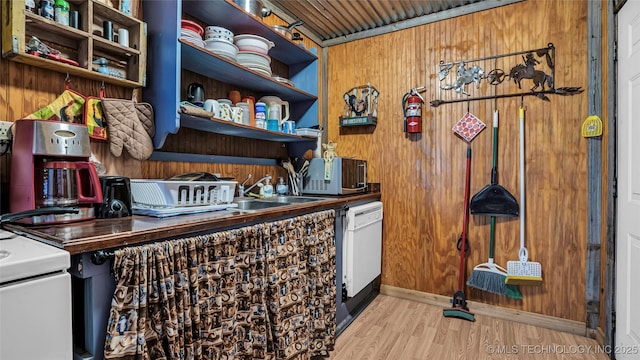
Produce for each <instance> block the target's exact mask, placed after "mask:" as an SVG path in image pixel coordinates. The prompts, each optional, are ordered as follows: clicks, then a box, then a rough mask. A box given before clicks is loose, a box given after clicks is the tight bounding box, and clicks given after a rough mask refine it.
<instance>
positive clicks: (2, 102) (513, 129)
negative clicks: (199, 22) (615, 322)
mask: <svg viewBox="0 0 640 360" xmlns="http://www.w3.org/2000/svg"><path fill="white" fill-rule="evenodd" d="M586 16H587V4H586V2H585V1H554V0H538V1H526V2H522V3H517V4H514V5H508V6H504V7H500V8H497V9H493V10H489V11H484V12H481V13H477V14H472V15H467V16H463V17H458V18H454V19H451V20H446V21H441V22H437V23H433V24H428V25H424V26H420V27H416V28H412V29H408V30H404V31H400V32H395V33H391V34H386V35H382V36H378V37H374V38H369V39H364V40H359V41H355V42H352V43H347V44H343V45H337V46H333V47H331V48H329V54H328V74H327V76H328V80H329V88H328V94H329V98H328V105H329V107H328V119H329V128H328V138H329V139H330V140H333V141H335V142H337V143H338V148H337V150H338V153H339V154H342V155H345V156H354V157H361V158H365V159H367V160H368V161H369V180H370V181H372V182H380V183H381V184H382V200H383V202H384V210H385V220H384V250H383V283H384V284H387V285H391V286H398V287H403V288H408V289H413V290H418V291H424V292H430V293H436V294H441V295H446V296H450V295H451V294H452V293H453V291H454V290H455V288H456V287H457V285H456V284H457V274H458V261H459V257H458V253H457V251H456V250H455V244H456V241H457V239H458V238H459V236H460V232H461V228H462V202H463V191H464V165H465V151H466V145H465V144H464V142H463V141H461V140H460V139H459V138H457V137H456V136H455V135H454V134H453V133H452V131H451V127H452V126H453V124H454V123H455V122H456V121H457V120H458V119H459V118H460V117H461V116H462V115H463V114H464V113H465V112H466V111H467V105H466V104H452V105H442V106H440V107H438V108H431V107H429V106H425V107H424V111H423V112H424V115H423V118H424V122H423V132H422V134H421V135H419V136H409V137H408V136H406V135H405V134H404V133H403V131H402V112H401V99H402V95H403V94H404V93H405V92H406V91H407V90H408V89H410V88H412V87H416V86H420V85H426V86H427V89H428V91H427V93H426V94H423V95H424V97H425V99H426V100H427V101H429V100H432V99H434V98H435V94H436V88H437V86H438V85H439V82H438V81H437V64H438V62H439V61H440V60H445V61H454V60H462V59H472V58H478V57H483V56H490V55H499V54H506V53H511V52H516V51H522V50H528V49H535V48H540V47H544V46H546V45H547V43H549V42H553V43H554V44H555V46H556V48H557V51H556V61H557V69H556V86H581V87H583V88H586V86H587V78H586V74H587V61H588V59H587V57H586V51H587V50H586V44H587V42H586V33H587V30H586ZM265 21H266V22H267V23H270V24H283V23H284V22H283V21H281V20H280V19H277V18H276V17H268V18H265ZM304 44H305V46H307V47H309V48H310V47H317V45H316V44H313V43H312V42H310V41H308V40H305V41H304ZM604 45H605V46H606V42H605V44H604ZM603 54H604V55H606V50H605V49H603ZM320 61H323V59H320ZM319 68H320V69H322V66H319ZM603 73H605V74H606V73H607V72H603ZM321 77H322V74H320V77H319V78H321ZM64 78H65V75H64V74H60V73H55V72H50V71H47V70H44V69H39V68H35V67H31V66H28V65H23V64H18V63H14V62H10V61H8V60H6V59H2V60H0V119H1V120H9V121H14V120H16V119H18V118H20V117H22V116H24V115H27V114H29V113H31V112H33V111H35V110H37V109H39V108H41V107H42V106H44V105H46V104H48V103H49V102H50V101H52V100H53V99H55V97H56V96H58V94H59V93H60V92H61V91H62V90H63V87H64ZM369 82H370V83H371V84H372V85H373V86H375V87H376V88H377V89H378V90H379V91H380V98H379V107H378V111H379V115H378V119H379V120H378V126H377V127H376V128H375V129H374V130H373V131H370V129H368V130H365V129H350V130H344V129H342V130H341V129H340V128H339V126H338V116H339V115H340V114H341V112H342V108H343V102H342V94H343V93H344V92H345V91H346V90H348V89H350V88H352V87H353V86H356V85H364V84H366V83H369ZM320 84H321V82H320ZM72 86H73V88H74V89H76V90H78V91H80V92H81V93H83V94H86V95H97V94H98V91H99V87H100V84H99V83H97V82H94V81H85V80H82V79H77V78H72ZM143 91H144V90H143ZM221 91H222V90H221ZM320 91H321V89H319V92H320ZM107 94H108V96H112V97H121V98H126V97H129V96H130V95H131V92H130V90H126V89H122V88H117V87H111V86H109V85H107ZM605 94H606V92H605ZM518 102H519V100H517V99H514V100H499V101H498V102H497V108H498V110H499V111H500V118H501V122H500V157H499V160H498V164H499V183H500V184H501V185H503V186H504V187H506V188H507V189H508V190H509V191H510V192H511V193H512V194H514V195H515V196H516V197H518V195H519V190H518V189H519V182H518V161H519V159H518V114H517V107H518ZM493 107H494V106H493V102H492V101H479V102H472V103H470V109H469V110H470V111H471V112H472V113H474V114H475V115H477V116H479V117H480V118H481V119H482V120H483V121H485V123H487V125H490V123H491V116H492V112H493ZM525 107H526V108H527V113H526V118H527V120H526V124H527V128H526V131H527V136H526V144H527V145H526V146H527V150H526V161H527V179H526V181H527V212H526V215H527V216H526V219H527V225H526V241H527V247H528V249H529V252H530V260H532V261H538V262H540V263H541V264H542V266H543V276H544V283H543V285H542V286H540V287H529V288H527V287H521V291H522V293H523V295H524V299H523V300H522V301H515V300H509V299H506V298H504V297H499V296H494V295H490V294H487V293H484V292H481V291H477V290H473V289H467V295H468V296H469V297H470V298H471V299H473V300H478V301H482V302H486V303H490V304H497V305H500V306H505V307H509V308H514V309H521V310H525V311H531V312H536V313H540V314H545V315H551V316H557V317H561V318H566V319H571V320H578V321H584V317H585V304H584V294H585V273H584V269H585V253H586V250H585V244H586V234H587V228H586V226H587V225H586V224H587V221H586V216H587V179H586V174H587V157H586V147H587V145H586V144H587V142H586V140H585V139H583V138H582V137H581V136H580V125H581V123H582V121H583V120H584V119H585V118H586V116H587V115H588V111H587V96H586V92H585V93H583V94H580V95H577V96H573V97H561V96H551V101H550V102H543V101H541V100H538V99H535V98H533V97H528V98H525ZM320 108H321V107H320ZM603 110H604V109H603ZM319 116H321V114H319ZM603 120H604V119H603ZM605 131H606V128H605ZM201 137H202V136H201V135H194V134H191V135H189V134H186V135H185V134H182V135H180V136H179V137H178V138H177V139H176V140H177V141H176V140H173V139H172V141H176V143H177V144H179V143H183V144H186V143H190V142H192V140H194V141H195V140H198V139H201ZM603 139H606V136H604V137H603ZM225 141H226V140H225ZM176 146H178V145H176ZM92 149H93V150H94V153H96V155H97V156H98V158H99V159H100V160H101V161H103V163H104V164H105V165H106V166H107V169H108V172H109V174H118V175H124V176H130V177H144V178H165V177H168V176H172V175H176V174H179V173H183V172H190V171H210V172H218V173H221V174H224V175H228V176H234V177H236V178H237V179H239V180H242V179H243V178H244V177H245V176H246V174H248V173H252V174H254V176H262V175H263V174H266V173H273V174H277V175H280V171H282V170H281V169H280V168H279V167H277V166H249V165H234V164H199V163H174V162H158V161H142V162H139V161H136V160H133V159H130V158H128V157H126V156H124V157H121V158H114V157H113V156H111V154H110V153H109V149H108V145H107V144H106V143H103V142H94V143H92ZM472 149H473V159H472V180H471V193H472V194H473V193H475V192H477V191H478V190H479V189H481V188H482V187H484V186H485V185H486V184H488V183H489V174H490V167H491V133H490V129H487V130H485V131H484V132H483V133H482V134H481V135H480V136H478V137H477V138H476V139H475V140H474V141H473V142H472ZM603 149H606V143H603ZM270 151H276V150H273V149H271V150H270ZM603 159H606V154H605V153H604V152H603ZM605 165H606V164H605ZM604 169H606V166H605V167H604ZM8 170H9V161H8V157H7V156H2V157H0V189H1V190H2V206H3V207H2V211H7V207H6V205H7V204H6V201H7V200H8V193H7V191H8ZM605 179H606V172H605V171H604V170H603V180H605ZM603 184H604V182H603ZM604 200H605V198H603V204H604V203H605V201H604ZM488 223H489V222H488V218H483V217H477V216H473V217H471V221H470V224H469V240H470V242H471V254H470V255H469V259H468V261H467V266H466V275H467V276H468V275H469V274H470V273H471V270H472V268H473V266H475V265H477V264H479V263H482V262H486V260H487V257H488V249H487V248H488V239H489V225H488ZM603 231H604V227H603ZM518 241H519V221H518V219H503V218H498V221H497V225H496V262H497V263H498V264H501V265H503V266H504V265H506V261H507V260H515V259H517V252H518V247H519V244H518ZM603 251H604V250H603ZM472 310H473V309H472Z"/></svg>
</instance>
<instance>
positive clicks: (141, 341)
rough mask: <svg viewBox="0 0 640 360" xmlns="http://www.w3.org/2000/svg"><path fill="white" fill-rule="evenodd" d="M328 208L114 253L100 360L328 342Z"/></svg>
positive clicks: (306, 355) (223, 353) (310, 351)
mask: <svg viewBox="0 0 640 360" xmlns="http://www.w3.org/2000/svg"><path fill="white" fill-rule="evenodd" d="M334 222H335V211H334V210H328V211H322V212H316V213H313V214H308V215H303V216H298V217H295V218H292V219H286V220H281V221H275V222H271V223H263V224H257V225H253V226H247V227H243V228H239V229H234V230H228V231H221V232H217V233H213V234H207V235H201V236H195V237H189V238H183V239H178V240H169V241H164V242H157V243H153V244H149V245H142V246H135V247H129V248H125V249H122V250H118V251H116V254H115V259H114V266H113V268H114V269H115V276H116V283H117V285H116V289H115V293H114V295H113V300H112V306H111V311H110V317H109V322H108V328H107V338H106V341H105V359H134V358H135V359H154V360H162V359H187V360H188V359H234V358H235V359H256V358H258V359H310V358H311V357H312V356H315V355H328V352H329V351H331V350H333V345H334V340H335V328H336V324H335V315H336V314H335V311H336V287H335V283H336V282H335V280H336V279H335V276H336V264H335V256H336V248H335V229H334Z"/></svg>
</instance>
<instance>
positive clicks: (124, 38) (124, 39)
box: [118, 28, 129, 47]
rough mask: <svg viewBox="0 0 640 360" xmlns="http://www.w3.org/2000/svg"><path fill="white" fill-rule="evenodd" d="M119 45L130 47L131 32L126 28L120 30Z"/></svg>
mask: <svg viewBox="0 0 640 360" xmlns="http://www.w3.org/2000/svg"><path fill="white" fill-rule="evenodd" d="M118 44H120V45H122V46H126V47H129V30H127V29H125V28H120V29H118Z"/></svg>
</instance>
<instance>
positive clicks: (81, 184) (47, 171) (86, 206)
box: [9, 119, 102, 224]
mask: <svg viewBox="0 0 640 360" xmlns="http://www.w3.org/2000/svg"><path fill="white" fill-rule="evenodd" d="M13 126H14V128H15V132H14V136H13V147H12V153H11V178H10V184H9V201H10V202H9V209H10V211H11V212H12V213H13V212H16V213H17V212H23V211H29V210H36V212H37V214H36V215H33V216H30V217H27V218H24V219H22V220H19V222H22V223H27V224H54V223H68V222H73V221H80V220H87V219H93V218H94V217H95V210H94V206H95V204H100V203H101V202H102V191H101V189H100V182H99V179H98V174H97V172H96V169H95V167H94V165H93V164H92V163H91V162H89V157H90V155H91V144H90V141H89V134H88V132H87V127H86V126H84V125H77V124H70V123H63V122H57V121H40V120H27V119H23V120H17V121H16V122H15V123H14V125H13ZM61 207H62V208H66V207H69V208H77V210H78V211H77V212H76V211H74V212H70V213H60V211H59V209H60V208H61ZM48 209H51V210H52V211H50V212H48V211H47V210H48ZM54 209H56V211H54Z"/></svg>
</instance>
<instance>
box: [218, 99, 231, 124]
mask: <svg viewBox="0 0 640 360" xmlns="http://www.w3.org/2000/svg"><path fill="white" fill-rule="evenodd" d="M218 103H219V104H220V119H222V120H228V121H231V120H233V117H232V115H231V105H229V104H227V103H226V102H220V101H218Z"/></svg>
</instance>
